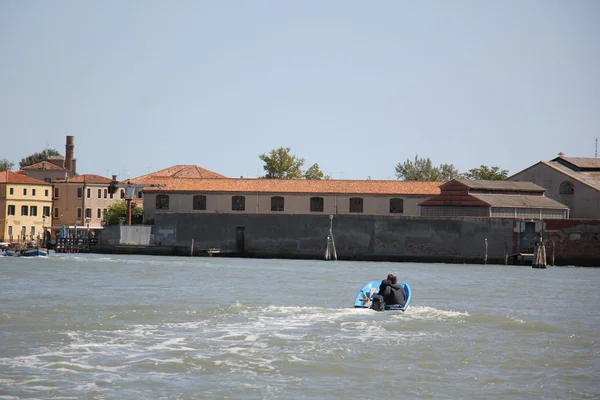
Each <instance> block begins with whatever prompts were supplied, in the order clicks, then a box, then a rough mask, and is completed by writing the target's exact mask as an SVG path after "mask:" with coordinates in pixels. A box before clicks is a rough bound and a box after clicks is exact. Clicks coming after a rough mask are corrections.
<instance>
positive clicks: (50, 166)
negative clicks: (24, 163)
mask: <svg viewBox="0 0 600 400" xmlns="http://www.w3.org/2000/svg"><path fill="white" fill-rule="evenodd" d="M23 169H52V170H55V171H66V169H65V168H63V167H59V166H58V165H56V164H52V163H51V162H49V161H40V162H39V163H35V164H31V165H30V166H28V167H23Z"/></svg>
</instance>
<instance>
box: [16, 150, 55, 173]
mask: <svg viewBox="0 0 600 400" xmlns="http://www.w3.org/2000/svg"><path fill="white" fill-rule="evenodd" d="M60 155H61V154H60V153H59V152H58V150H54V149H45V150H44V151H41V152H39V153H33V154H32V155H30V156H28V157H25V158H23V159H21V161H20V162H19V168H24V167H28V166H30V165H33V164H36V163H39V162H42V161H48V158H49V157H51V156H60Z"/></svg>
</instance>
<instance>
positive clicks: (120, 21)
mask: <svg viewBox="0 0 600 400" xmlns="http://www.w3.org/2000/svg"><path fill="white" fill-rule="evenodd" d="M598 21H600V1H597V0H572V1H564V0H528V1H517V0H498V1H494V0H487V1H480V0H455V1H447V0H439V1H433V0H424V1H408V0H392V1H388V0H381V1H377V2H366V1H355V0H339V1H338V0H318V1H317V0H301V1H300V0H297V1H276V0H274V1H263V0H252V1H241V0H238V1H232V0H218V1H217V0H216V1H202V0H193V1H186V0H178V1H151V0H143V1H139V0H128V1H121V0H118V1H115V0H107V1H80V0H76V1H66V0H56V1H43V0H37V1H34V0H2V1H0V135H1V136H0V137H1V139H2V145H1V146H0V159H3V158H6V159H8V160H10V161H13V162H14V163H15V164H16V165H17V166H18V162H19V161H20V160H21V159H22V158H24V157H27V156H28V155H31V154H32V153H35V152H39V151H42V150H44V149H45V148H51V149H56V150H58V151H60V152H61V153H63V154H64V151H65V142H66V136H67V135H69V136H74V140H75V157H76V158H77V172H78V173H79V174H84V173H85V174H98V175H102V176H106V177H110V176H111V175H112V174H117V175H118V178H119V179H126V178H133V177H137V176H140V175H144V174H147V173H150V172H154V171H157V170H160V169H163V168H167V167H170V166H173V165H177V164H194V165H198V166H200V167H203V168H206V169H209V170H211V171H215V172H218V173H221V174H223V175H226V176H229V177H240V176H244V177H257V176H262V175H264V173H265V172H264V170H263V166H264V163H263V161H261V160H260V158H259V155H261V154H263V153H268V152H270V151H271V150H273V149H276V148H279V147H289V148H290V149H291V153H292V154H294V155H295V156H297V157H300V158H304V159H305V164H304V167H305V168H308V167H309V166H310V165H312V164H314V163H318V164H319V166H320V168H321V170H322V171H323V172H324V173H325V174H329V175H331V177H332V178H334V179H396V176H395V166H396V165H397V164H398V163H403V162H405V161H406V160H408V159H411V160H414V158H415V156H419V157H421V158H429V159H431V161H432V162H433V164H434V165H440V164H442V163H449V164H453V165H454V166H455V167H456V168H457V169H458V170H459V171H460V172H466V171H468V170H469V169H471V168H476V167H479V166H480V165H488V166H498V167H500V168H502V169H507V170H508V171H509V173H510V174H511V175H512V174H514V173H517V172H519V171H521V170H523V169H525V168H527V167H529V166H531V165H533V164H535V163H537V162H538V161H541V160H551V159H553V158H555V157H557V155H558V153H559V152H563V153H565V155H566V156H571V157H594V156H595V150H596V138H599V137H600V73H599V71H600V23H599V22H598ZM598 146H599V147H600V145H598ZM599 151H600V149H599Z"/></svg>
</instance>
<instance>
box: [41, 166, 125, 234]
mask: <svg viewBox="0 0 600 400" xmlns="http://www.w3.org/2000/svg"><path fill="white" fill-rule="evenodd" d="M110 182H111V180H110V179H109V178H105V177H103V176H100V175H93V174H85V175H79V176H76V177H74V178H71V179H67V180H62V181H55V182H54V185H53V186H54V187H53V200H54V204H53V209H52V217H53V228H54V229H59V228H61V227H62V226H78V227H83V228H85V229H88V228H89V229H94V230H97V229H102V218H103V216H104V213H105V212H106V210H107V209H108V207H109V206H110V205H111V204H113V203H115V202H118V201H122V200H123V199H124V198H125V192H124V190H123V189H118V190H117V192H116V193H115V194H114V195H113V194H110V193H109V191H108V185H109V184H110Z"/></svg>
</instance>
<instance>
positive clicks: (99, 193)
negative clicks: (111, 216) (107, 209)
mask: <svg viewBox="0 0 600 400" xmlns="http://www.w3.org/2000/svg"><path fill="white" fill-rule="evenodd" d="M98 198H99V199H101V198H102V189H98Z"/></svg>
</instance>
